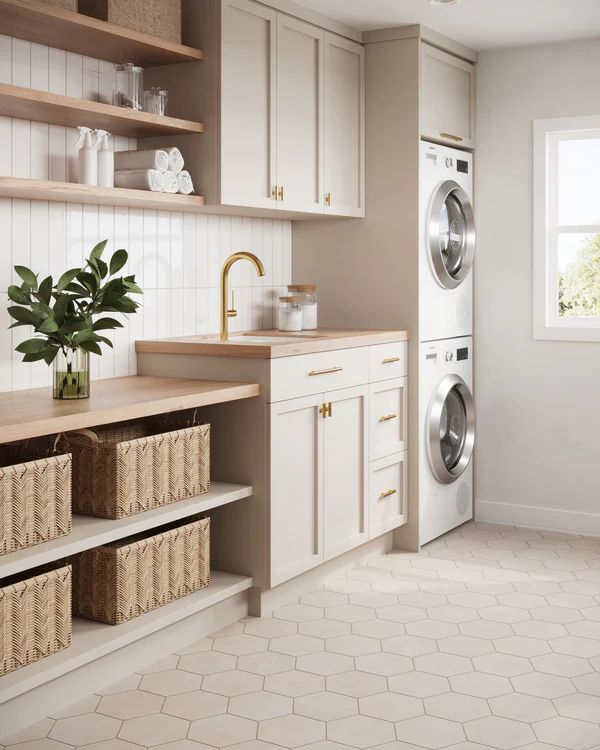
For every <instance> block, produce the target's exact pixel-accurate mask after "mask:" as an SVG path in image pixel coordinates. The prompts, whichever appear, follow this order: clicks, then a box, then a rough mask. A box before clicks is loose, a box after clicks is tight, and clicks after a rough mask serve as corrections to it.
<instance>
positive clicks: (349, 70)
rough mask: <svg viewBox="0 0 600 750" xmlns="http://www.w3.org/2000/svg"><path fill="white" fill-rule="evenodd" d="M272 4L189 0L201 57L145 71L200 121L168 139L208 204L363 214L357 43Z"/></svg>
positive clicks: (176, 105)
mask: <svg viewBox="0 0 600 750" xmlns="http://www.w3.org/2000/svg"><path fill="white" fill-rule="evenodd" d="M272 5H278V3H272V4H270V3H266V4H265V3H261V2H256V0H202V1H201V2H198V0H184V5H183V10H184V16H183V28H184V36H185V41H186V42H187V43H188V44H193V45H194V46H198V47H199V48H201V49H203V50H204V51H205V60H204V61H203V62H201V63H191V64H188V65H186V66H183V67H182V66H181V65H179V66H165V67H162V68H156V69H154V70H151V71H148V72H147V73H146V83H147V84H152V85H160V86H164V87H165V88H167V89H168V91H169V99H170V101H171V102H172V106H173V110H174V111H175V110H176V111H177V112H179V113H181V114H182V115H186V116H188V115H189V116H192V115H193V116H195V117H198V118H202V120H201V121H202V122H204V123H205V132H204V133H203V134H202V137H198V138H188V137H186V136H183V137H181V138H178V139H173V140H172V143H174V144H175V145H178V146H179V147H180V148H181V150H182V152H183V155H184V158H185V160H186V165H187V167H188V168H189V170H190V172H191V173H192V176H193V178H194V181H195V184H196V188H197V190H198V192H200V193H201V194H202V195H204V196H205V198H206V202H207V204H209V205H214V206H219V207H230V208H231V209H234V210H235V209H241V210H242V212H244V213H251V214H253V215H277V214H276V213H275V212H280V213H282V214H287V216H288V217H290V218H304V217H308V218H310V217H311V216H312V215H314V214H321V215H322V214H332V215H336V216H363V215H364V190H365V188H364V183H365V167H364V160H365V151H364V144H365V126H364V117H365V90H364V48H363V46H362V44H360V43H359V42H358V41H356V39H353V38H351V37H349V36H344V35H343V34H342V33H339V34H338V33H334V32H332V31H331V30H330V29H328V28H324V27H322V26H320V25H319V24H318V20H319V19H315V22H314V23H312V22H310V23H309V22H308V21H306V20H304V19H301V18H297V17H295V16H294V15H291V14H290V13H289V12H282V11H280V10H276V9H275V8H274V7H272ZM290 5H292V4H290ZM286 7H287V6H286ZM323 22H325V19H323ZM340 30H341V31H343V30H344V29H343V28H342V29H340ZM348 33H350V32H348ZM354 36H360V33H359V32H354ZM158 142H159V141H157V140H156V139H154V143H158ZM265 212H266V214H265Z"/></svg>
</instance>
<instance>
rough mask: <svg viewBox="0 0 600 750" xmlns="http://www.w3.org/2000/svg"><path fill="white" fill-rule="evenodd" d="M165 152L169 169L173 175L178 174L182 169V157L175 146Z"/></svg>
mask: <svg viewBox="0 0 600 750" xmlns="http://www.w3.org/2000/svg"><path fill="white" fill-rule="evenodd" d="M165 151H166V152H167V154H168V156H169V169H170V170H171V172H175V174H179V172H181V170H182V169H183V156H182V155H181V151H180V150H179V149H178V148H177V146H170V147H169V148H166V149H165Z"/></svg>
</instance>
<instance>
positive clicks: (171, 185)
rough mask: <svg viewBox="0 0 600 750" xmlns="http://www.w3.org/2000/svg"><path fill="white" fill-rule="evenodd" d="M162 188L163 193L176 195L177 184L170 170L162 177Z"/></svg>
mask: <svg viewBox="0 0 600 750" xmlns="http://www.w3.org/2000/svg"><path fill="white" fill-rule="evenodd" d="M163 178H164V188H163V190H164V191H165V193H176V192H177V191H178V190H179V184H178V182H177V175H176V174H175V172H171V170H170V169H169V170H167V171H166V172H165V173H164V175H163Z"/></svg>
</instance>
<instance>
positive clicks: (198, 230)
mask: <svg viewBox="0 0 600 750" xmlns="http://www.w3.org/2000/svg"><path fill="white" fill-rule="evenodd" d="M114 70H115V66H114V65H113V63H109V62H104V61H102V60H95V59H92V58H89V57H84V56H82V55H77V54H73V53H71V52H65V51H63V50H57V49H52V48H49V47H46V46H44V45H41V44H33V43H30V42H25V41H23V40H21V39H15V38H11V37H8V36H4V35H1V34H0V82H2V83H12V84H14V85H18V86H28V87H29V86H30V87H33V88H36V89H41V90H44V91H52V92H54V93H57V94H67V95H69V96H77V97H83V98H85V99H91V100H96V101H104V102H108V103H110V102H111V99H112V91H113V86H114ZM82 124H85V123H82ZM76 138H77V132H76V131H75V130H73V129H71V128H65V127H61V126H57V125H47V124H45V123H36V122H29V121H26V120H16V119H11V118H7V117H0V175H4V176H14V177H33V178H37V179H50V180H69V181H73V182H75V181H76V168H75V167H76V159H75V157H76V148H75V141H76ZM135 144H136V141H135V139H130V138H124V137H120V136H117V137H116V138H115V139H114V146H115V150H119V151H120V150H124V149H128V148H135ZM0 237H1V238H2V245H3V250H2V253H1V256H0V391H9V390H17V389H22V388H32V387H37V386H43V385H49V384H50V372H49V368H48V367H47V366H46V365H45V364H43V363H35V364H33V365H29V364H23V363H22V362H21V361H20V360H21V355H19V354H17V353H16V352H15V351H14V347H15V346H16V345H17V344H18V343H19V342H20V341H21V340H23V339H24V338H27V337H29V335H30V333H31V332H30V330H28V329H27V328H25V327H22V328H17V329H14V330H13V331H9V330H8V326H9V325H10V322H11V321H10V318H9V315H8V313H7V311H6V308H7V305H8V297H7V295H6V289H7V287H8V286H9V284H11V283H15V282H18V278H17V277H16V274H15V273H14V271H13V266H15V265H18V264H20V265H26V266H30V267H31V268H33V270H34V271H36V272H39V273H40V274H41V275H42V276H44V275H46V274H47V273H51V274H53V275H54V276H55V277H56V276H57V275H59V274H60V273H62V272H63V271H64V270H65V269H67V268H72V267H74V266H77V265H79V264H80V263H81V262H82V260H83V258H84V255H85V253H86V252H87V251H89V250H90V249H91V248H92V247H93V245H95V244H96V242H98V241H99V240H102V239H108V250H107V252H110V251H112V250H114V249H117V248H120V247H124V248H125V249H126V250H127V251H128V252H129V264H128V267H127V268H126V269H125V270H126V271H127V272H128V273H135V275H136V277H137V279H138V282H139V283H140V285H141V286H142V288H143V289H144V296H143V298H142V304H143V308H142V309H141V310H140V312H139V313H137V314H136V315H133V316H130V317H128V318H123V322H124V323H125V328H124V329H122V330H118V331H115V332H114V336H113V343H114V350H111V349H108V347H105V350H104V354H103V356H102V357H96V356H94V355H92V377H94V378H110V377H117V376H121V375H133V374H135V366H136V362H135V352H134V341H135V340H136V339H140V338H155V337H157V336H185V335H194V334H209V333H216V332H217V331H218V329H219V272H220V269H221V266H222V264H223V261H224V260H225V258H226V257H227V256H228V255H229V254H230V253H232V252H234V251H236V250H242V249H243V250H249V251H251V252H254V253H256V255H258V256H259V257H260V258H261V259H262V260H263V262H264V264H265V268H266V276H265V277H264V278H262V279H260V278H258V277H257V276H256V275H255V272H254V269H253V268H252V267H251V266H250V264H248V263H238V264H236V266H234V267H233V269H232V272H231V276H230V283H231V287H232V290H233V292H234V294H235V300H236V307H237V309H238V312H239V314H238V317H237V318H234V319H232V320H231V322H230V330H232V331H237V330H249V329H254V328H271V327H272V326H273V324H274V315H275V303H276V300H277V297H278V296H279V295H280V294H281V293H282V292H283V291H284V290H285V287H286V285H287V284H289V283H290V281H291V266H292V261H291V252H292V231H291V224H290V222H289V221H279V220H272V219H257V218H248V217H243V218H242V217H239V216H213V215H209V214H201V215H196V214H188V213H185V214H184V213H179V212H168V211H147V210H140V209H127V208H112V207H106V206H90V205H79V204H71V203H67V204H65V203H52V202H46V201H26V200H16V199H6V198H3V199H0Z"/></svg>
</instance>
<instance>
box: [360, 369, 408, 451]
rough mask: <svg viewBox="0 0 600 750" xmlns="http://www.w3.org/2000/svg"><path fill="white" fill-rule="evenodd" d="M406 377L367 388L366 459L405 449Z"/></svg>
mask: <svg viewBox="0 0 600 750" xmlns="http://www.w3.org/2000/svg"><path fill="white" fill-rule="evenodd" d="M406 380H407V379H406V378H398V379H397V380H384V381H382V382H381V383H373V384H372V385H370V386H369V395H370V398H369V459H370V460H371V461H374V460H375V459H377V458H383V457H384V456H391V455H392V453H400V452H402V451H404V450H406Z"/></svg>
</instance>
